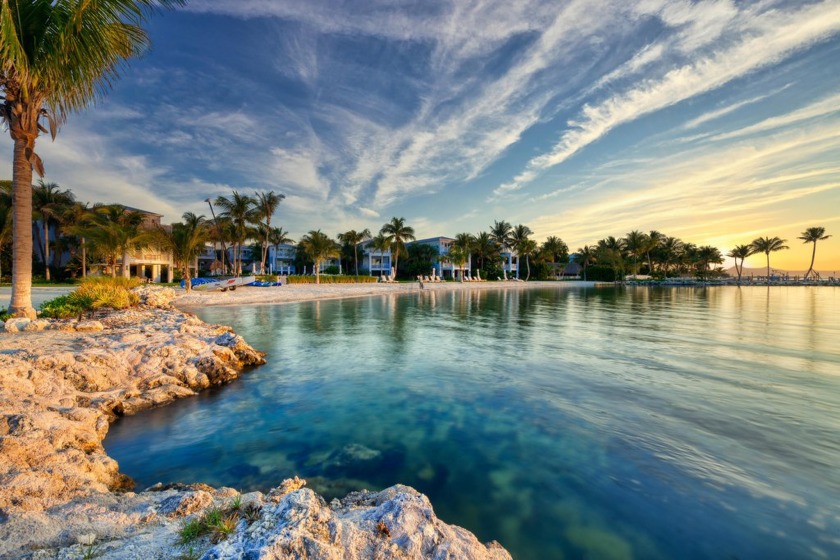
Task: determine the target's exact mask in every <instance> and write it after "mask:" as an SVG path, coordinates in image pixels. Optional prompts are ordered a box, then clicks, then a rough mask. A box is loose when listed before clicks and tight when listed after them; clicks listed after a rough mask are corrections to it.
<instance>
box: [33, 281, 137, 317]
mask: <svg viewBox="0 0 840 560" xmlns="http://www.w3.org/2000/svg"><path fill="white" fill-rule="evenodd" d="M139 285H140V280H138V279H137V278H123V277H119V278H108V277H100V278H85V279H84V280H83V281H82V282H81V284H79V287H78V288H76V289H75V290H74V291H72V292H70V293H69V294H67V295H63V296H58V297H57V298H54V299H51V300H49V301H46V302H44V303H43V304H42V305H41V316H42V317H52V318H55V319H69V318H71V317H82V316H83V315H85V314H87V313H90V312H91V311H95V310H97V309H100V308H103V307H107V308H111V309H126V308H128V307H133V306H135V305H137V302H138V301H139V298H138V296H137V294H135V293H134V292H132V291H131V289H132V288H135V287H137V286H139Z"/></svg>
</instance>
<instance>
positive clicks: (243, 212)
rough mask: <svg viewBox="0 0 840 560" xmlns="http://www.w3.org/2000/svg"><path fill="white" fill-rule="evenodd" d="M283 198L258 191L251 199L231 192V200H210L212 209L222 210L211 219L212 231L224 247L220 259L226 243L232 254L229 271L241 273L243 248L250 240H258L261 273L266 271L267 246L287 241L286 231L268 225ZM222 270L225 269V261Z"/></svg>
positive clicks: (280, 195) (227, 198)
mask: <svg viewBox="0 0 840 560" xmlns="http://www.w3.org/2000/svg"><path fill="white" fill-rule="evenodd" d="M285 198H286V196H285V195H283V194H279V193H275V192H273V191H268V192H257V193H255V194H254V196H248V195H246V194H242V193H240V192H238V191H233V193H232V194H231V196H230V197H227V196H219V197H217V198H216V200H214V201H213V204H212V205H211V209H212V208H213V206H215V207H216V208H218V209H219V210H221V212H220V213H219V214H218V216H215V218H214V220H213V221H214V224H213V228H214V230H215V233H216V239H217V240H218V241H219V242H221V244H222V247H223V250H222V259H224V258H225V253H226V252H227V247H226V244H227V243H230V245H231V248H232V253H233V254H232V258H233V262H232V263H231V264H232V267H231V268H232V269H233V272H234V273H235V274H242V261H243V252H242V249H243V248H244V247H245V244H246V242H247V241H248V240H249V239H259V243H260V270H262V271H265V261H266V258H267V256H268V248H269V246H270V245H275V246H276V245H279V244H281V243H285V242H287V241H288V232H286V231H283V229H282V228H276V227H272V226H271V218H272V217H273V216H274V214H275V213H276V212H277V208H278V207H279V206H280V203H281V202H282V201H283V199H285ZM208 202H209V199H208ZM214 215H215V212H214ZM277 240H280V241H277ZM222 267H223V268H225V263H224V262H222Z"/></svg>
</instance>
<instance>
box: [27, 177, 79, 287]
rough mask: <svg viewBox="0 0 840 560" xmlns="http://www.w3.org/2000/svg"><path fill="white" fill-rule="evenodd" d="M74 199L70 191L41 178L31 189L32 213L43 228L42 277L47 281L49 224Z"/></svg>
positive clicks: (48, 269)
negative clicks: (33, 211)
mask: <svg viewBox="0 0 840 560" xmlns="http://www.w3.org/2000/svg"><path fill="white" fill-rule="evenodd" d="M74 201H75V197H74V196H73V193H72V192H70V191H69V190H61V188H59V186H58V184H57V183H45V182H44V181H43V179H42V180H39V181H38V186H37V187H35V188H34V189H33V191H32V206H33V207H34V210H35V213H34V215H35V216H37V217H38V219H39V220H40V221H41V225H42V226H43V228H44V247H43V250H42V251H41V257H42V259H43V261H44V278H45V279H46V280H47V281H49V280H50V226H51V225H52V224H53V223H54V222H57V221H58V220H59V219H60V218H61V216H62V214H63V213H64V211H65V209H66V208H67V207H68V206H70V205H71V204H73V202H74ZM56 237H57V236H56Z"/></svg>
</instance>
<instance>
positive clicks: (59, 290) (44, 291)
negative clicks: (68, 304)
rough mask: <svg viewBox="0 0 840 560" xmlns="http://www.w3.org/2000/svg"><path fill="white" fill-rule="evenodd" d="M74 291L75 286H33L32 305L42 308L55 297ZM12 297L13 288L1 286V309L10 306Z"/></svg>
mask: <svg viewBox="0 0 840 560" xmlns="http://www.w3.org/2000/svg"><path fill="white" fill-rule="evenodd" d="M72 291H73V286H57V287H49V288H46V287H45V288H41V287H38V286H36V287H33V288H32V306H33V307H35V309H40V307H41V305H42V304H43V303H44V302H45V301H47V300H51V299H53V298H57V297H58V296H63V295H66V294H69V293H70V292H72ZM11 299H12V289H11V288H0V309H6V308H8V307H9V302H10V301H11Z"/></svg>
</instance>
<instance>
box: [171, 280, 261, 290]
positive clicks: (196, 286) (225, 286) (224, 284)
mask: <svg viewBox="0 0 840 560" xmlns="http://www.w3.org/2000/svg"><path fill="white" fill-rule="evenodd" d="M256 281H257V278H256V277H255V276H237V277H235V278H193V279H192V281H191V285H192V289H193V290H198V291H207V292H209V291H213V290H221V291H223V292H226V291H228V290H230V291H233V290H235V289H236V288H237V287H238V286H245V285H247V284H252V283H254V282H256ZM185 286H186V283H185V282H184V281H183V280H181V287H182V288H184V287H185Z"/></svg>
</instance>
